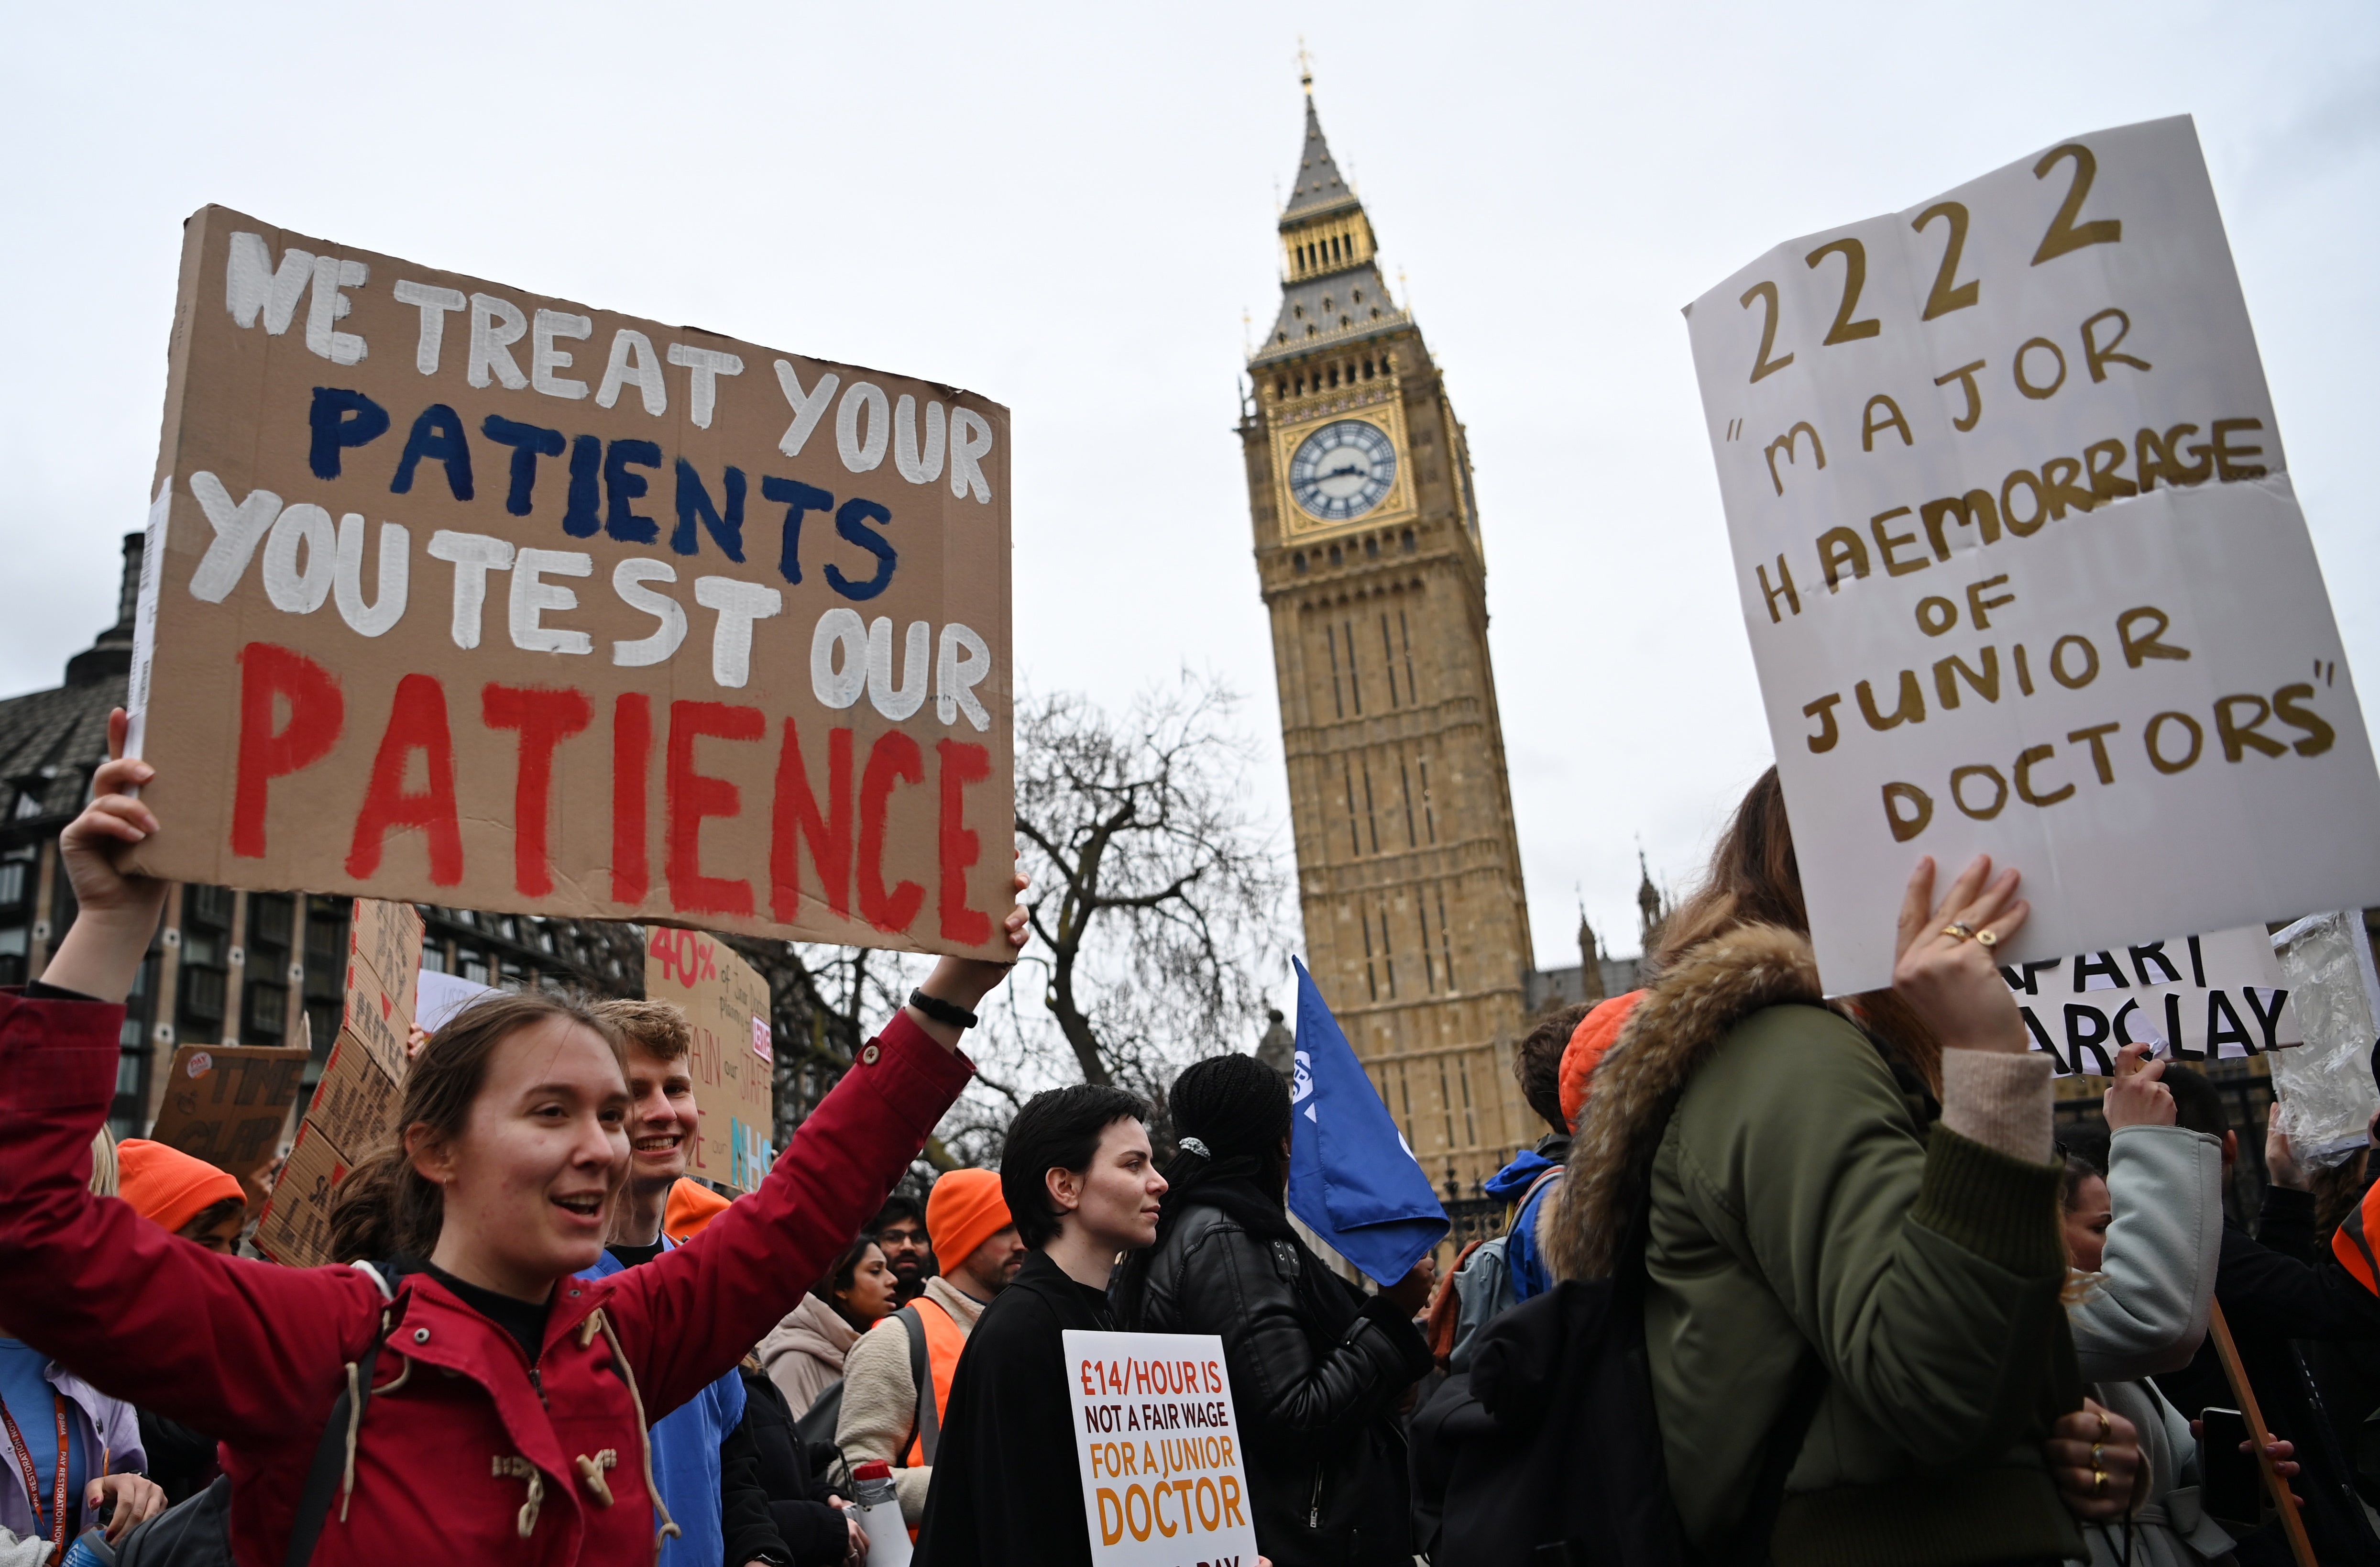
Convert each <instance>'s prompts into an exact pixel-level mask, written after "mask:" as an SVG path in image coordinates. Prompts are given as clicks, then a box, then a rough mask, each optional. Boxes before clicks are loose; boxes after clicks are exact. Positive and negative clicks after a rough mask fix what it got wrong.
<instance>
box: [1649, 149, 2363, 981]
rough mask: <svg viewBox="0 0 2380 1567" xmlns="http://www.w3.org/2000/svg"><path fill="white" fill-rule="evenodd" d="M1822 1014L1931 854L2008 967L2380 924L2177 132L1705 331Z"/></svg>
mask: <svg viewBox="0 0 2380 1567" xmlns="http://www.w3.org/2000/svg"><path fill="white" fill-rule="evenodd" d="M1688 324H1689V327H1690V331H1691V335H1692V337H1693V342H1694V364H1695V370H1696V373H1697V376H1698V378H1699V380H1700V382H1701V386H1702V394H1703V406H1704V411H1705V413H1706V416H1707V420H1708V424H1709V429H1710V436H1711V449H1712V452H1713V454H1714V456H1715V457H1716V459H1717V462H1718V477H1719V489H1720V492H1721V494H1722V496H1723V498H1724V500H1725V503H1726V508H1727V519H1728V528H1729V532H1730V536H1731V538H1732V541H1733V544H1734V553H1735V565H1736V572H1737V577H1738V587H1739V590H1740V592H1741V595H1742V600H1743V614H1744V622H1745V625H1746V627H1747V628H1748V631H1749V634H1750V637H1751V641H1752V649H1753V657H1754V662H1755V664H1756V665H1757V666H1758V668H1759V672H1760V683H1761V692H1762V697H1763V699H1764V701H1765V703H1766V705H1767V711H1768V721H1769V729H1770V734H1771V736H1772V739H1773V741H1774V743H1775V746H1776V749H1777V759H1778V768H1779V773H1780V775H1781V777H1782V780H1783V783H1784V787H1785V797H1786V801H1787V804H1788V806H1789V808H1790V809H1791V815H1792V821H1793V834H1794V839H1795V844H1796V847H1797V850H1798V853H1799V859H1800V863H1801V867H1802V885H1803V893H1804V894H1805V896H1806V898H1807V900H1808V905H1809V911H1810V923H1811V929H1812V934H1813V937H1814V940H1815V945H1816V950H1817V957H1818V965H1819V969H1820V972H1821V975H1822V977H1823V978H1824V981H1825V983H1826V987H1827V989H1828V990H1829V991H1831V992H1836V993H1841V992H1846V991H1857V990H1868V989H1872V988H1876V987H1879V986H1882V985H1885V984H1887V983H1888V981H1889V978H1890V974H1891V968H1892V958H1893V929H1894V919H1895V916H1896V913H1897V911H1898V909H1899V906H1900V900H1901V896H1902V893H1903V889H1904V886H1905V884H1906V881H1907V879H1908V876H1909V873H1910V870H1911V869H1912V867H1913V865H1914V864H1915V862H1916V860H1917V859H1918V857H1919V856H1921V855H1931V856H1934V858H1935V860H1936V862H1937V864H1939V865H1941V866H1943V867H1946V868H1949V869H1952V870H1956V869H1958V868H1959V867H1961V866H1963V865H1964V864H1965V863H1966V862H1967V861H1968V860H1969V859H1971V858H1972V857H1973V856H1974V855H1976V854H1977V853H1979V852H1981V853H1989V854H1990V855H1992V856H1994V857H1995V858H1996V859H1997V860H1998V861H1999V862H2000V863H2002V864H2005V865H2012V866H2015V867H2017V868H2018V869H2021V870H2022V871H2023V872H2024V874H2025V877H2026V883H2025V895H2026V896H2027V897H2028V898H2029V899H2030V900H2031V901H2032V904H2033V915H2032V918H2031V919H2030V921H2029V922H2028V923H2027V925H2026V927H2025V929H2023V930H2022V932H2021V933H2020V934H2019V935H2018V937H2017V938H2016V940H2015V942H2014V944H2013V946H2012V947H2010V948H2009V949H2005V950H2004V951H2003V952H2002V953H2001V954H2000V956H2001V958H2002V960H2003V961H2012V962H2024V961H2029V960H2034V959H2041V958H2046V957H2050V956H2054V955H2058V954H2072V953H2077V952H2086V951H2096V950H2098V949H2100V948H2104V947H2111V946H2114V945H2117V944H2120V943H2125V942H2131V941H2140V940H2143V939H2146V938H2151V937H2155V936H2156V935H2158V934H2160V933H2163V932H2168V931H2171V930H2174V929H2186V930H2189V929H2194V930H2219V929H2230V928H2232V927H2236V926H2240V925H2245V924H2249V923H2252V922H2260V921H2263V920H2265V919H2268V918H2277V917H2289V916H2293V915H2295V914H2297V913H2299V912H2301V911H2302V910H2304V909H2307V908H2325V907H2327V908H2337V907H2341V906H2346V905H2362V904H2367V903H2373V902H2380V833H2374V832H2372V831H2371V830H2370V826H2371V823H2372V821H2373V820H2374V817H2375V815H2380V777H2375V774H2374V768H2373V760H2372V750H2371V746H2370V743H2369V741H2368V739H2367V737H2366V735H2365V732H2364V726H2363V721H2362V712H2361V710H2360V709H2359V707H2358V706H2357V698H2356V695H2355V689H2354V683H2353V680H2352V678H2351V677H2350V674H2349V672H2348V667H2347V661H2346V657H2345V654H2344V653H2343V652H2342V651H2341V650H2340V644H2339V638H2338V628H2337V626H2336V625H2335V623H2334V621H2333V619H2332V615H2331V610H2330V601H2329V599H2328V597H2327V595H2326V594H2325V590H2324V587H2323V580H2322V573H2321V570H2320V568H2319V567H2318V566H2317V565H2316V564H2315V560H2314V555H2313V547H2312V545H2311V543H2310V542H2309V541H2308V538H2307V534H2306V528H2305V522H2304V519H2303V517H2302V516H2301V514H2300V512H2299V509H2298V504H2297V499H2296V496H2295V494H2294V492H2293V491H2292V490H2291V487H2290V482H2289V466H2288V463H2287V461H2286V459H2285V456H2284V453H2283V450H2282V444H2281V439H2280V431H2279V430H2278V428H2277V425H2276V423H2275V420H2274V416H2273V407H2272V401H2271V398H2270V397H2269V396H2268V395H2267V394H2266V391H2265V379H2264V372H2263V370H2262V367H2261V365H2260V363H2259V361H2258V359H2257V355H2256V342H2255V335H2254V334H2253V331H2252V330H2251V328H2250V326H2249V322H2248V314H2247V309H2246V305H2245V303H2244V301H2243V300H2242V298H2241V296H2240V285H2239V280H2238V278H2237V276H2236V275H2235V274H2234V273H2233V270H2232V265H2231V256H2230V250H2229V247H2228V242H2227V241H2226V239H2225V237H2224V232H2223V222H2222V218H2221V215H2220V214H2219V213H2217V212H2216V205H2215V197H2214V192H2213V189H2212V188H2211V187H2210V186H2209V184H2208V183H2207V177H2206V171H2205V167H2204V163H2203V161H2202V160H2201V158H2200V155H2199V150H2198V141H2197V136H2196V133H2195V131H2194V130H2193V129H2192V125H2191V122H2190V121H2189V120H2188V119H2187V118H2175V119H2168V120H2157V121H2153V122H2150V123H2147V124H2143V125H2135V126H2127V127H2123V128H2118V129H2113V130H2106V131H2099V132H2096V133H2094V134H2091V135H2088V136H2083V137H2081V138H2078V139H2076V140H2070V141H2066V142H2061V143H2060V144H2058V146H2056V147H2053V148H2050V149H2047V150H2046V151H2045V152H2042V153H2040V154H2037V155H2035V156H2033V157H2028V158H2025V159H2022V160H2021V161H2019V162H2017V163H2014V164H2010V165H2008V166H2007V167H2005V168H2001V169H1998V170H1995V171H1994V172H1992V173H1990V174H1987V175H1985V176H1983V177H1982V178H1980V179H1977V180H1974V181H1973V182H1972V183H1970V184H1967V185H1964V186H1961V187H1960V188H1957V189H1955V190H1951V191H1949V192H1946V193H1945V194H1944V195H1942V196H1941V197H1939V198H1937V199H1933V200H1927V201H1925V202H1922V203H1919V204H1918V205H1916V206H1913V207H1911V208H1909V209H1908V210H1906V211H1903V212H1900V213H1888V214H1885V215H1883V216H1880V217H1876V218H1871V219H1868V220H1865V221H1864V222H1861V223H1855V224H1851V225H1846V226H1844V227H1842V228H1840V229H1830V230H1828V231H1826V232H1824V233H1821V234H1816V235H1812V236H1809V237H1805V238H1803V239H1798V240H1795V241H1792V242H1791V243H1790V244H1786V245H1782V246H1779V247H1778V248H1777V249H1774V250H1771V251H1769V252H1768V253H1767V255H1764V256H1762V257H1761V258H1760V259H1759V260H1758V261H1755V262H1753V263H1752V264H1751V265H1750V266H1748V267H1746V268H1744V269H1743V271H1742V272H1740V273H1737V274H1736V275H1734V276H1733V277H1731V278H1730V279H1728V281H1727V282H1725V283H1723V284H1721V285H1719V286H1718V287H1717V288H1714V289H1712V290H1711V291H1710V292H1709V293H1708V294H1706V295H1704V296H1703V297H1702V298H1699V299H1697V300H1695V301H1694V304H1693V305H1692V306H1690V307H1689V309H1688Z"/></svg>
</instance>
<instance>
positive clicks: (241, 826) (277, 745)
mask: <svg viewBox="0 0 2380 1567" xmlns="http://www.w3.org/2000/svg"><path fill="white" fill-rule="evenodd" d="M276 701H286V702H287V703H288V704H289V722H288V723H285V724H283V725H282V726H281V727H280V728H279V729H275V728H274V727H273V717H274V713H273V708H274V706H275V704H276ZM345 723H346V699H345V698H343V697H341V696H340V694H339V683H338V681H337V680H335V679H334V678H333V677H332V675H331V672H330V671H328V670H326V669H324V668H323V667H322V665H321V664H319V663H316V662H314V661H313V660H312V659H310V658H307V657H306V656H304V655H303V654H301V653H293V652H291V651H290V650H288V649H286V648H282V647H276V646H274V645H273V643H271V642H250V643H249V645H248V646H247V647H245V648H242V649H241V650H239V776H238V779H237V782H236V783H235V784H234V788H233V794H232V808H231V852H232V853H233V854H235V855H238V856H242V857H244V858H248V859H261V858H263V857H264V808H265V803H266V796H267V794H268V791H269V790H270V788H271V786H272V783H273V780H274V779H275V778H280V777H285V776H286V775H287V774H289V773H292V772H295V771H297V770H298V769H299V768H301V767H310V766H311V765H313V764H314V763H315V762H318V761H321V760H322V759H323V758H324V757H325V756H328V755H329V754H330V750H331V747H333V746H334V745H336V744H337V743H338V739H339V731H340V729H341V728H342V727H343V726H344V725H345Z"/></svg>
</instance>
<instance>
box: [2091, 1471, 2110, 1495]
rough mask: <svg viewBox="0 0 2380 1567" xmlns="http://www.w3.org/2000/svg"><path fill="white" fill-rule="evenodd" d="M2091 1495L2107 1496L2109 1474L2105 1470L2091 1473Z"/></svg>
mask: <svg viewBox="0 0 2380 1567" xmlns="http://www.w3.org/2000/svg"><path fill="white" fill-rule="evenodd" d="M2091 1494H2092V1495H2093V1496H2095V1497H2102V1496H2106V1495H2107V1471H2106V1470H2105V1469H2094V1470H2092V1471H2091Z"/></svg>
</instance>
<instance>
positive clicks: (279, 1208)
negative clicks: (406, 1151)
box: [256, 1121, 348, 1268]
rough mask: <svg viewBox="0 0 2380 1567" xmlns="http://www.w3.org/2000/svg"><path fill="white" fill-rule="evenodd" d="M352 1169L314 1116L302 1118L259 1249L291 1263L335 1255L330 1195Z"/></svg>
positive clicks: (259, 1227) (308, 1263)
mask: <svg viewBox="0 0 2380 1567" xmlns="http://www.w3.org/2000/svg"><path fill="white" fill-rule="evenodd" d="M347 1169H348V1162H347V1160H346V1158H345V1157H343V1156H342V1155H341V1154H340V1152H339V1150H338V1149H337V1148H333V1147H332V1146H331V1140H330V1139H329V1138H328V1137H325V1136H322V1132H321V1131H320V1130H319V1129H318V1128H317V1127H316V1126H315V1125H314V1124H313V1122H311V1121H305V1122H301V1123H300V1124H298V1127H297V1141H296V1142H295V1143H292V1144H291V1145H290V1146H289V1158H288V1159H287V1160H285V1162H284V1163H283V1164H282V1166H281V1175H280V1178H279V1179H278V1180H276V1181H274V1182H273V1196H272V1197H271V1198H270V1199H269V1200H268V1201H267V1202H266V1203H265V1205H264V1214H263V1217H262V1218H261V1219H259V1220H258V1221H257V1222H256V1249H257V1250H259V1251H261V1252H262V1253H263V1254H264V1255H265V1256H267V1257H271V1258H272V1259H273V1261H275V1262H278V1263H280V1264H282V1265H283V1266H284V1267H286V1268H319V1267H321V1266H322V1264H323V1263H325V1262H330V1261H333V1260H334V1258H333V1257H332V1256H331V1196H332V1194H333V1193H334V1192H335V1191H336V1190H337V1189H338V1185H339V1183H340V1182H342V1181H344V1180H346V1178H347Z"/></svg>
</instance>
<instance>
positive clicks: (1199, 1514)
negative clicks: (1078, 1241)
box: [1065, 1328, 1257, 1567]
mask: <svg viewBox="0 0 2380 1567" xmlns="http://www.w3.org/2000/svg"><path fill="white" fill-rule="evenodd" d="M1065 1340H1066V1397H1067V1399H1068V1401H1069V1402H1070V1403H1072V1404H1073V1406H1074V1412H1075V1463H1076V1465H1077V1468H1076V1471H1075V1472H1076V1474H1077V1475H1078V1476H1080V1477H1081V1479H1082V1483H1083V1512H1084V1513H1085V1514H1086V1516H1087V1518H1088V1519H1089V1522H1090V1525H1091V1560H1092V1561H1093V1562H1095V1563H1097V1564H1098V1567H1256V1561H1257V1535H1256V1527H1255V1525H1254V1524H1253V1523H1251V1522H1250V1519H1251V1516H1252V1515H1251V1512H1250V1510H1249V1503H1248V1478H1247V1472H1246V1469H1245V1467H1244V1465H1243V1463H1242V1459H1241V1453H1240V1427H1239V1422H1238V1420H1237V1418H1236V1417H1235V1415H1233V1408H1232V1379H1231V1376H1230V1374H1229V1373H1228V1372H1226V1371H1225V1370H1224V1368H1223V1341H1222V1340H1220V1339H1219V1338H1217V1337H1215V1336H1214V1335H1213V1334H1211V1333H1089V1332H1083V1331H1081V1330H1076V1329H1071V1328H1070V1329H1068V1330H1066V1333H1065Z"/></svg>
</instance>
